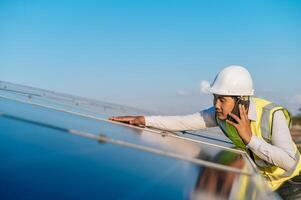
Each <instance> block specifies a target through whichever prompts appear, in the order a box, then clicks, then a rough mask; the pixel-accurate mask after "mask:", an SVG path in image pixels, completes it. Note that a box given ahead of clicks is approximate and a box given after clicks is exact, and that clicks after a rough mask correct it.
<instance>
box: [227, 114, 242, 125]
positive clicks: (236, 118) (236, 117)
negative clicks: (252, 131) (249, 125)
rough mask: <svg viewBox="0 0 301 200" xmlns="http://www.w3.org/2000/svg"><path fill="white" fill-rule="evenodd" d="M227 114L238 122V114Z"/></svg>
mask: <svg viewBox="0 0 301 200" xmlns="http://www.w3.org/2000/svg"><path fill="white" fill-rule="evenodd" d="M229 115H230V116H231V117H232V118H234V119H235V120H236V121H237V122H238V123H239V121H240V118H239V117H238V116H236V115H234V114H233V113H229Z"/></svg>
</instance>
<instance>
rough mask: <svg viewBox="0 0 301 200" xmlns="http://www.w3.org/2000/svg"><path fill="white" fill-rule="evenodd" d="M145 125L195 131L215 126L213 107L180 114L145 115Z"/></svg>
mask: <svg viewBox="0 0 301 200" xmlns="http://www.w3.org/2000/svg"><path fill="white" fill-rule="evenodd" d="M145 125H146V126H148V127H154V128H158V129H163V130H168V131H195V130H200V129H205V128H208V127H214V126H217V124H216V122H215V108H214V107H211V108H208V109H206V110H202V111H200V112H197V113H194V114H191V115H182V116H145Z"/></svg>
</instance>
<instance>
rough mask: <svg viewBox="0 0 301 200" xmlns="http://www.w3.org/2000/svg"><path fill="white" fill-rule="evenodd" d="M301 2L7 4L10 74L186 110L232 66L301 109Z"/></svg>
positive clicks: (3, 36)
mask: <svg viewBox="0 0 301 200" xmlns="http://www.w3.org/2000/svg"><path fill="white" fill-rule="evenodd" d="M300 37H301V1H297V0H296V1H292V0H282V1H278V0H273V1H269V0H266V1H259V0H258V1H256V0H252V1H251V0H249V1H243V0H237V1H233V0H224V1H223V0H211V1H209V0H208V1H201V0H195V1H190V0H182V1H176V0H170V1H164V0H160V1H159V0H157V1H156V0H149V1H143V0H136V1H132V0H126V1H123V0H120V1H114V0H106V1H101V0H99V1H96V0H95V1H90V0H82V1H78V0H69V1H67V0H49V1H46V0H42V1H38V0H36V1H31V0H28V1H25V0H24V1H19V0H0V80H3V81H10V82H14V83H20V84H25V85H30V86H35V87H39V88H44V89H50V90H55V91H59V92H65V93H70V94H76V95H79V96H85V97H90V98H94V99H99V100H105V101H109V102H113V103H119V104H124V105H130V106H134V107H138V108H145V109H149V110H155V111H161V112H164V113H169V114H176V113H178V114H182V113H190V112H194V111H198V110H199V109H201V108H205V107H207V106H210V104H211V97H210V96H209V95H204V94H201V93H200V82H201V81H202V80H209V81H210V82H211V81H212V80H213V79H214V76H215V75H216V73H217V72H218V71H219V70H221V69H222V68H223V67H225V66H227V65H231V64H240V65H243V66H245V67H247V68H248V69H249V71H250V72H251V74H252V76H253V79H254V82H255V90H256V94H257V95H259V96H262V97H266V98H268V99H271V100H274V101H275V102H276V103H281V104H284V105H285V106H287V107H288V108H289V109H290V110H291V111H293V113H297V108H299V107H301V84H300V74H301V39H300Z"/></svg>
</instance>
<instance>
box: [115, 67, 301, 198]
mask: <svg viewBox="0 0 301 200" xmlns="http://www.w3.org/2000/svg"><path fill="white" fill-rule="evenodd" d="M208 91H209V92H210V93H212V94H213V95H214V102H213V103H214V106H213V107H211V108H209V109H206V110H202V111H200V112H198V113H195V114H192V115H185V116H145V117H144V116H124V117H111V118H110V120H114V121H119V122H125V123H129V124H132V125H145V126H149V127H155V128H159V129H165V130H170V131H184V130H199V129H204V128H208V127H214V126H219V127H220V129H221V130H222V131H223V132H224V134H225V135H226V136H227V137H228V138H229V139H230V140H231V141H232V142H233V143H234V144H235V146H237V147H239V148H241V149H244V150H245V151H247V152H248V154H249V155H250V156H251V158H252V159H253V160H254V162H255V163H256V165H257V166H258V168H259V170H260V171H261V172H262V175H263V176H264V177H265V178H266V180H267V181H268V183H269V185H270V187H271V188H272V190H277V189H278V193H279V194H280V195H281V196H282V197H292V198H296V197H297V196H298V194H299V188H301V187H300V184H301V183H299V184H298V183H296V180H297V179H300V178H299V177H300V176H299V172H300V170H301V160H300V153H299V151H298V149H297V147H296V145H295V143H294V142H293V141H292V138H291V134H290V130H289V126H290V122H291V119H290V114H289V112H288V111H287V110H286V109H285V108H284V107H281V106H278V105H275V104H274V103H272V102H269V101H267V100H264V99H261V98H256V97H254V96H253V95H254V90H253V81H252V78H251V75H250V73H249V72H248V71H247V70H246V69H245V68H243V67H241V66H229V67H226V68H225V69H223V70H222V71H221V72H220V73H219V74H218V75H217V76H216V78H215V80H214V82H213V83H212V84H211V86H210V87H209V88H208ZM299 196H300V195H299Z"/></svg>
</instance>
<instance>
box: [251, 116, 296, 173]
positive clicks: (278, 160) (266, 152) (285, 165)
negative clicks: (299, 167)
mask: <svg viewBox="0 0 301 200" xmlns="http://www.w3.org/2000/svg"><path fill="white" fill-rule="evenodd" d="M273 120H274V122H273V127H272V141H271V142H272V144H269V143H267V142H266V141H264V140H263V139H261V138H259V137H257V136H255V135H254V134H253V136H252V137H251V140H250V142H249V144H248V145H247V147H248V148H249V149H250V150H251V151H252V152H253V153H255V154H256V155H257V156H258V157H259V158H261V159H263V160H264V161H266V162H268V163H271V164H273V165H276V166H278V167H280V168H282V169H284V170H286V171H289V170H292V169H294V168H295V165H296V163H297V158H296V157H295V153H294V146H293V145H294V142H293V140H292V137H291V133H290V130H289V128H288V125H287V123H286V119H285V116H284V114H283V112H282V111H276V112H275V114H274V117H273Z"/></svg>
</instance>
